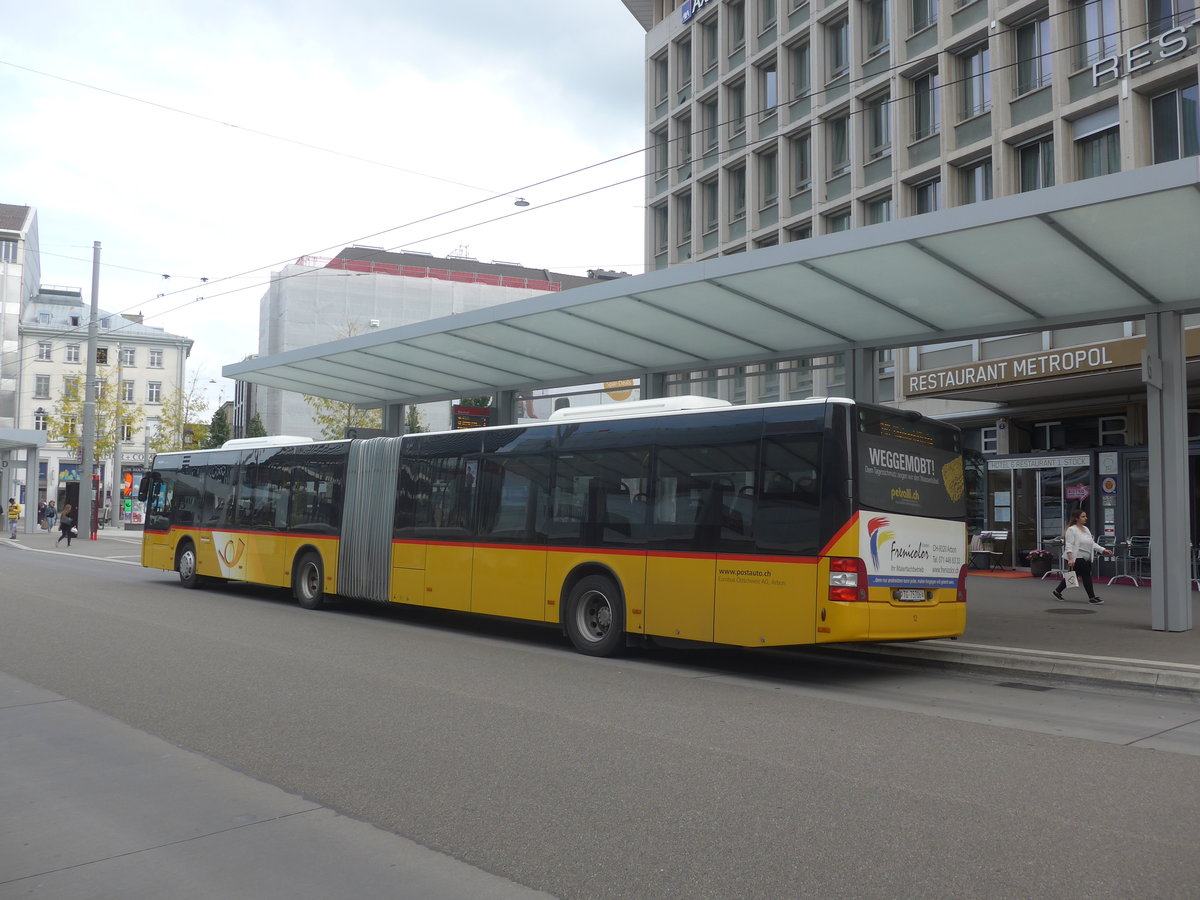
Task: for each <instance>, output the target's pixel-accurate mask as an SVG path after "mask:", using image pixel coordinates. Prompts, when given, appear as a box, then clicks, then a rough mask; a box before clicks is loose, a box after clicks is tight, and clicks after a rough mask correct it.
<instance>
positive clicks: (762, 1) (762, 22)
mask: <svg viewBox="0 0 1200 900" xmlns="http://www.w3.org/2000/svg"><path fill="white" fill-rule="evenodd" d="M778 14H779V10H778V5H777V4H776V0H759V3H758V30H759V31H766V30H767V29H768V28H770V27H771V26H772V25H774V24H775V19H776V18H777V17H778Z"/></svg>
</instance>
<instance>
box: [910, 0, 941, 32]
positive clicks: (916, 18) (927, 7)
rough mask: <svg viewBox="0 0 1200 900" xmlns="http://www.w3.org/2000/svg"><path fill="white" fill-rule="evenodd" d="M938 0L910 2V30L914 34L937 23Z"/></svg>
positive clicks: (913, 0) (914, 0)
mask: <svg viewBox="0 0 1200 900" xmlns="http://www.w3.org/2000/svg"><path fill="white" fill-rule="evenodd" d="M937 14H938V0H912V29H913V33H914V34H916V33H917V32H918V31H921V30H922V29H924V28H928V27H929V26H930V25H932V24H933V23H934V22H936V21H937Z"/></svg>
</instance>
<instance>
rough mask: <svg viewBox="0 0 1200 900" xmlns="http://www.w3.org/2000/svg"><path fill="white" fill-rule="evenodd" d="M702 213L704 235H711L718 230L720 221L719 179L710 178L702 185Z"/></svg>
mask: <svg viewBox="0 0 1200 900" xmlns="http://www.w3.org/2000/svg"><path fill="white" fill-rule="evenodd" d="M700 204H701V212H702V213H703V214H704V233H705V234H711V233H712V232H714V231H716V230H717V224H718V222H719V221H720V220H719V218H718V216H719V209H720V195H719V194H718V191H717V179H715V178H710V179H709V180H708V181H702V182H701V183H700Z"/></svg>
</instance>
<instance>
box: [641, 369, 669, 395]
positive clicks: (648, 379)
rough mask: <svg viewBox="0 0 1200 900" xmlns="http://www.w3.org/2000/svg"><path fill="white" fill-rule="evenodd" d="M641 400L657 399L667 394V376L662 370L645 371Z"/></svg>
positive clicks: (642, 379)
mask: <svg viewBox="0 0 1200 900" xmlns="http://www.w3.org/2000/svg"><path fill="white" fill-rule="evenodd" d="M640 388H641V390H640V392H639V393H638V398H639V399H641V400H657V399H658V398H659V397H665V396H666V395H667V376H666V375H665V374H664V373H662V372H643V373H642V377H641V384H640Z"/></svg>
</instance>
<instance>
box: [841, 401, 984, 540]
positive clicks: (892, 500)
mask: <svg viewBox="0 0 1200 900" xmlns="http://www.w3.org/2000/svg"><path fill="white" fill-rule="evenodd" d="M857 413H858V417H857V425H858V428H857V431H858V442H857V447H858V450H857V452H858V459H857V466H856V469H857V473H858V499H859V503H860V504H861V505H863V506H866V507H870V508H872V509H879V510H884V511H887V512H896V513H906V514H908V515H914V516H934V517H937V518H946V519H951V518H961V517H962V516H963V515H965V512H966V504H965V501H964V495H965V493H966V483H965V481H964V478H963V459H962V445H961V436H960V434H959V431H958V429H957V428H955V427H954V426H952V425H945V424H943V423H941V422H937V421H934V420H933V419H926V418H914V417H911V416H908V415H905V414H903V413H896V412H893V411H891V410H887V409H879V408H873V407H864V406H860V407H858V408H857Z"/></svg>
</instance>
